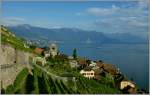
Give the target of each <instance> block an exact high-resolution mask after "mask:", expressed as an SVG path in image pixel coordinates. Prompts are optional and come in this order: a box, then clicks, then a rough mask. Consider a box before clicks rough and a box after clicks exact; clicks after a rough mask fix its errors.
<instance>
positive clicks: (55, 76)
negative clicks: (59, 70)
mask: <svg viewBox="0 0 150 95" xmlns="http://www.w3.org/2000/svg"><path fill="white" fill-rule="evenodd" d="M30 64H31V65H34V66H36V67H37V68H39V69H41V70H42V71H44V72H46V73H47V74H48V75H50V76H52V78H57V79H59V80H64V81H67V80H68V78H67V77H60V76H57V75H55V74H53V73H50V72H48V71H47V70H46V69H44V68H42V67H41V66H39V65H37V64H35V63H30Z"/></svg>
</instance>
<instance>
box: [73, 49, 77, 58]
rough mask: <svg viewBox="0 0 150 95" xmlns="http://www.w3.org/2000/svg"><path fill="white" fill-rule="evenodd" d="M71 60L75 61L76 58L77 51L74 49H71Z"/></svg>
mask: <svg viewBox="0 0 150 95" xmlns="http://www.w3.org/2000/svg"><path fill="white" fill-rule="evenodd" d="M72 56H73V58H74V59H76V58H77V50H76V48H74V49H73V54H72Z"/></svg>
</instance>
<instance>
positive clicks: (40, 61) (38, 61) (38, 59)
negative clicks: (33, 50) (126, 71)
mask: <svg viewBox="0 0 150 95" xmlns="http://www.w3.org/2000/svg"><path fill="white" fill-rule="evenodd" d="M33 63H36V64H39V65H42V66H44V65H45V64H46V59H45V58H42V57H34V58H33Z"/></svg>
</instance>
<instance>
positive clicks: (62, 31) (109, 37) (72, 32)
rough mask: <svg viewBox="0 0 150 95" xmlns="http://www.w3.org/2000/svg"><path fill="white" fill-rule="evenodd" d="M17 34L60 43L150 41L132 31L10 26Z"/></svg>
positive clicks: (23, 25) (25, 25)
mask: <svg viewBox="0 0 150 95" xmlns="http://www.w3.org/2000/svg"><path fill="white" fill-rule="evenodd" d="M8 29H10V30H11V31H12V32H13V33H15V34H16V35H17V36H19V37H21V38H24V39H26V40H31V41H41V42H43V43H44V42H51V41H57V42H60V43H99V44H101V43H126V44H132V43H148V38H141V37H139V36H135V35H132V34H130V33H113V34H106V33H104V32H96V31H87V30H82V29H78V28H51V29H48V28H41V27H37V26H31V25H28V24H22V25H17V26H8Z"/></svg>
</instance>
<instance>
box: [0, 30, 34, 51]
mask: <svg viewBox="0 0 150 95" xmlns="http://www.w3.org/2000/svg"><path fill="white" fill-rule="evenodd" d="M1 42H2V44H6V43H7V44H11V46H13V47H14V48H16V49H19V50H23V51H27V52H33V49H31V48H27V47H25V45H26V44H25V40H24V39H22V38H17V37H15V36H12V34H11V32H9V31H2V35H1Z"/></svg>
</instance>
